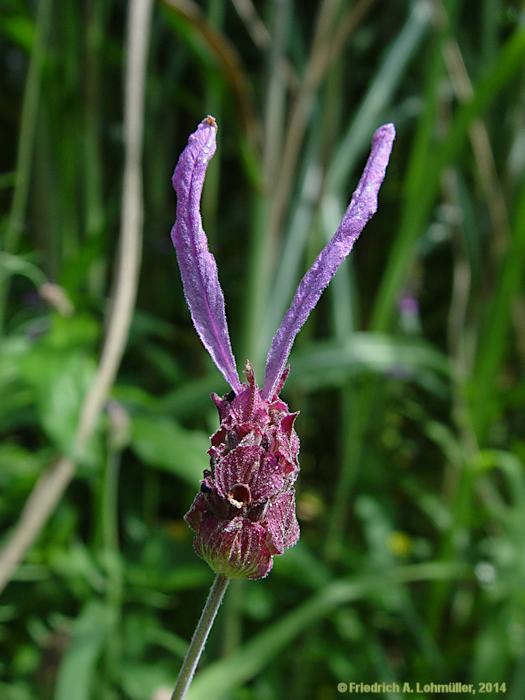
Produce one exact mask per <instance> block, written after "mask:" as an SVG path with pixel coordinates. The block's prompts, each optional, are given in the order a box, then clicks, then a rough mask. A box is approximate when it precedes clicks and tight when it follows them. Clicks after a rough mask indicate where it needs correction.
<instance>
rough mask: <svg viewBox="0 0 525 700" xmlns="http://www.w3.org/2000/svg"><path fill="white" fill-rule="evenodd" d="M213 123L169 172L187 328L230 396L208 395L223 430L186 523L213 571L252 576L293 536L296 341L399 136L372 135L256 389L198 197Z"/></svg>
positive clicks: (372, 199) (387, 128) (371, 209)
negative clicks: (291, 387)
mask: <svg viewBox="0 0 525 700" xmlns="http://www.w3.org/2000/svg"><path fill="white" fill-rule="evenodd" d="M216 131H217V124H216V122H215V119H214V118H213V117H207V118H206V119H204V120H203V121H202V122H201V123H200V124H199V126H198V127H197V130H196V131H195V132H194V133H193V134H192V135H191V136H190V138H189V141H188V145H187V146H186V148H185V149H184V151H183V152H182V154H181V156H180V158H179V162H178V163H177V167H176V168H175V172H174V174H173V186H174V187H175V190H176V192H177V220H176V222H175V226H174V227H173V230H172V240H173V244H174V246H175V249H176V251H177V259H178V261H179V267H180V272H181V277H182V283H183V287H184V294H185V297H186V302H187V304H188V307H189V309H190V312H191V317H192V319H193V323H194V325H195V328H196V330H197V333H198V334H199V336H200V338H201V340H202V342H203V344H204V347H205V348H206V349H207V350H208V352H209V353H210V355H211V357H212V359H213V361H214V362H215V364H216V365H217V367H218V369H219V371H220V372H222V374H223V376H224V378H225V379H226V381H227V382H228V383H229V385H230V386H231V388H232V391H231V392H230V393H229V394H227V395H226V396H224V397H223V398H220V397H218V396H217V395H215V394H213V395H212V399H213V401H214V402H215V404H216V406H217V408H218V411H219V419H220V427H219V429H218V430H217V432H216V433H214V435H212V437H211V447H210V449H209V450H208V454H209V456H210V469H205V470H204V478H203V480H202V482H201V490H200V493H198V494H197V496H196V498H195V500H194V502H193V504H192V506H191V508H190V510H189V512H188V513H187V514H186V516H185V520H186V522H187V523H188V524H189V525H190V526H191V527H192V529H193V530H194V533H195V539H194V545H195V549H196V552H197V554H199V555H200V556H201V557H202V558H203V559H205V561H207V562H208V564H209V565H210V567H211V568H212V569H213V570H214V571H215V572H216V573H218V574H223V575H225V576H227V577H229V578H250V579H258V578H263V577H264V576H266V575H267V574H268V573H269V571H270V570H271V568H272V563H273V556H274V555H275V554H282V553H283V552H284V550H285V549H287V548H289V547H292V546H293V545H294V544H295V543H296V542H297V540H298V539H299V525H298V523H297V519H296V516H295V492H294V482H295V480H296V478H297V475H298V473H299V462H298V453H299V438H298V437H297V433H296V432H295V429H294V423H295V419H296V417H297V413H290V412H289V411H288V406H287V405H286V404H285V403H284V402H283V401H282V400H281V399H280V398H279V393H280V391H281V389H282V387H283V385H284V382H285V380H286V376H287V374H288V369H287V366H286V365H287V361H288V356H289V354H290V351H291V349H292V345H293V342H294V340H295V336H296V335H297V333H298V332H299V330H300V329H301V327H302V326H303V324H304V323H305V321H306V319H307V318H308V316H309V315H310V312H311V311H312V309H313V308H314V307H315V305H316V304H317V302H318V301H319V297H320V296H321V294H322V292H323V290H324V289H325V288H326V286H327V285H328V284H329V283H330V281H331V280H332V278H333V276H334V275H335V273H336V271H337V269H338V268H339V266H340V265H341V263H342V262H343V260H344V259H345V257H346V256H347V255H348V253H349V252H350V251H351V249H352V247H353V245H354V243H355V241H356V240H357V238H358V236H359V234H360V233H361V231H362V230H363V228H364V227H365V225H366V223H367V222H368V221H369V219H370V218H371V217H372V216H373V215H374V213H375V212H376V210H377V195H378V192H379V188H380V187H381V183H382V181H383V178H384V176H385V171H386V167H387V164H388V160H389V157H390V152H391V150H392V144H393V141H394V137H395V130H394V126H393V125H392V124H385V125H384V126H382V127H380V128H379V129H378V130H377V131H376V132H375V134H374V137H373V141H372V150H371V153H370V156H369V158H368V162H367V164H366V166H365V170H364V172H363V175H362V176H361V180H360V181H359V184H358V186H357V189H356V191H355V192H354V194H353V196H352V201H351V202H350V205H349V207H348V209H347V210H346V212H345V215H344V217H343V220H342V221H341V224H340V226H339V228H338V229H337V231H336V233H335V234H334V236H333V238H332V239H331V240H330V242H329V243H328V244H327V245H326V246H325V247H324V248H323V250H322V251H321V253H320V254H319V256H318V257H317V259H316V261H315V262H314V264H313V265H312V267H311V268H310V270H309V271H308V272H307V273H306V275H305V276H304V277H303V279H302V280H301V282H300V284H299V287H298V288H297V291H296V293H295V297H294V298H293V300H292V303H291V305H290V308H289V309H288V311H287V313H286V315H285V317H284V319H283V321H282V323H281V325H280V327H279V329H278V330H277V333H276V334H275V336H274V338H273V341H272V345H271V347H270V351H269V353H268V358H267V361H266V372H265V382H264V387H263V388H262V390H261V389H260V388H259V387H258V386H257V384H256V382H255V377H254V374H253V370H252V368H251V365H250V363H249V362H247V363H246V367H245V376H246V379H247V382H246V383H245V384H241V382H240V380H239V377H238V374H237V370H236V368H235V359H234V357H233V353H232V349H231V343H230V337H229V334H228V326H227V322H226V315H225V310H224V295H223V293H222V289H221V287H220V284H219V279H218V275H217V265H216V263H215V259H214V258H213V256H212V255H211V253H210V252H209V250H208V245H207V240H206V236H205V233H204V231H203V228H202V221H201V216H200V199H201V193H202V187H203V184H204V176H205V173H206V168H207V165H208V162H209V160H210V159H211V157H212V156H213V154H214V152H215V137H216Z"/></svg>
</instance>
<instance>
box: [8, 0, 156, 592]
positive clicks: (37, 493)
mask: <svg viewBox="0 0 525 700" xmlns="http://www.w3.org/2000/svg"><path fill="white" fill-rule="evenodd" d="M151 8H152V0H131V2H130V4H129V16H128V35H127V57H126V68H125V71H126V72H125V98H124V143H125V164H124V183H123V191H122V214H121V223H120V243H119V253H118V261H117V272H116V280H115V286H114V295H113V299H112V304H111V311H110V314H109V319H108V325H107V333H106V336H105V339H104V344H103V347H102V352H101V357H100V362H99V365H98V369H97V372H96V375H95V379H94V381H93V384H92V385H91V388H90V390H89V392H88V393H87V395H86V398H85V400H84V404H83V406H82V410H81V414H80V419H79V423H78V426H77V430H76V433H75V437H74V440H73V455H74V457H72V458H69V457H62V458H61V459H59V460H58V461H57V462H56V463H54V464H53V465H52V466H51V467H49V468H48V469H47V470H46V471H45V472H44V473H43V474H42V476H41V477H40V478H39V479H38V481H37V483H36V485H35V486H34V488H33V491H32V492H31V494H30V496H29V499H28V501H27V503H26V505H25V507H24V510H23V511H22V515H21V516H20V519H19V521H18V523H17V524H16V526H15V528H14V531H13V533H12V535H11V537H10V539H9V540H8V542H7V544H6V545H5V546H4V548H3V549H2V551H1V552H0V591H2V590H3V589H4V587H5V586H6V585H7V583H8V582H9V581H10V580H11V577H12V575H13V573H14V571H15V569H16V567H17V566H18V564H19V563H20V562H21V560H22V559H23V557H24V555H25V553H26V552H27V550H28V549H29V547H30V546H31V545H32V543H33V542H34V541H35V539H36V537H37V536H38V534H39V532H40V531H41V529H42V528H43V527H44V525H45V524H46V522H47V519H48V518H49V516H50V515H51V513H52V512H53V511H54V510H55V508H56V506H57V503H58V502H59V500H60V498H61V496H62V494H63V493H64V491H65V489H66V488H67V486H68V484H69V482H70V481H71V479H72V478H73V476H74V473H75V462H74V460H75V459H76V458H77V457H79V456H80V455H81V453H82V451H83V450H84V449H85V447H86V444H87V442H88V440H89V438H90V437H91V435H92V433H93V431H94V429H95V427H96V424H97V421H98V417H99V415H100V413H101V411H102V409H103V407H104V403H105V401H106V398H107V396H108V393H109V391H110V389H111V385H112V384H113V381H114V379H115V376H116V374H117V370H118V367H119V364H120V361H121V359H122V355H123V352H124V349H125V346H126V342H127V338H128V331H129V326H130V323H131V317H132V314H133V307H134V305H135V297H136V292H137V285H138V276H139V265H140V251H141V248H142V215H143V203H142V174H141V170H142V167H141V153H142V133H143V123H144V82H145V74H146V63H147V48H148V37H149V26H150V18H151Z"/></svg>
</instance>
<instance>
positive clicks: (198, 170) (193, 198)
mask: <svg viewBox="0 0 525 700" xmlns="http://www.w3.org/2000/svg"><path fill="white" fill-rule="evenodd" d="M216 131H217V124H216V122H215V119H214V118H213V117H207V118H206V119H204V120H203V121H202V122H201V123H200V124H199V126H198V127H197V130H196V131H195V132H194V133H193V134H191V136H190V138H189V140H188V145H187V146H186V148H185V149H184V151H183V152H182V154H181V156H180V158H179V161H178V163H177V167H176V168H175V172H174V173H173V178H172V183H173V187H174V188H175V191H176V193H177V219H176V221H175V225H174V227H173V229H172V231H171V238H172V241H173V245H174V246H175V249H176V251H177V260H178V262H179V268H180V274H181V277H182V284H183V287H184V296H185V297H186V302H187V304H188V307H189V309H190V313H191V318H192V320H193V324H194V326H195V329H196V330H197V333H198V334H199V337H200V339H201V340H202V343H203V345H204V347H205V348H206V350H207V351H208V352H209V353H210V355H211V358H212V360H213V361H214V362H215V364H216V365H217V367H218V369H219V370H220V372H221V373H222V374H223V376H224V378H225V379H226V381H227V382H228V384H229V385H230V386H231V387H232V389H233V390H234V391H235V392H239V391H240V389H241V383H240V381H239V376H238V374H237V370H236V368H235V359H234V357H233V353H232V348H231V343H230V336H229V334H228V324H227V321H226V313H225V310H224V295H223V293H222V289H221V285H220V283H219V277H218V274H217V264H216V262H215V258H214V257H213V255H212V254H211V253H210V252H209V250H208V241H207V239H206V234H205V233H204V230H203V228H202V220H201V215H200V200H201V194H202V188H203V184H204V176H205V175H206V168H207V166H208V163H209V161H210V160H211V158H212V156H213V154H214V153H215V135H216Z"/></svg>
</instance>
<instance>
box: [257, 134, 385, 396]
mask: <svg viewBox="0 0 525 700" xmlns="http://www.w3.org/2000/svg"><path fill="white" fill-rule="evenodd" d="M395 133H396V132H395V129H394V125H393V124H385V125H384V126H381V127H379V129H377V131H376V132H375V134H374V137H373V140H372V150H371V152H370V156H369V158H368V162H367V164H366V166H365V169H364V172H363V174H362V176H361V179H360V181H359V184H358V186H357V189H356V190H355V192H354V194H353V195H352V201H351V202H350V205H349V207H348V209H347V210H346V213H345V215H344V217H343V220H342V221H341V223H340V225H339V228H338V229H337V231H336V233H335V234H334V236H333V237H332V239H331V240H330V241H329V243H327V245H326V246H325V247H324V248H323V250H322V251H321V252H320V254H319V255H318V257H317V259H316V260H315V262H314V263H313V265H312V267H311V268H310V269H309V270H308V272H307V273H306V274H305V276H304V277H303V279H302V280H301V282H300V284H299V287H298V288H297V291H296V293H295V297H294V298H293V301H292V303H291V305H290V308H289V309H288V311H287V312H286V315H285V316H284V318H283V320H282V322H281V325H280V326H279V329H278V330H277V333H276V334H275V336H274V337H273V340H272V345H271V347H270V351H269V353H268V357H267V360H266V374H265V382H264V389H263V391H262V395H263V397H265V398H271V397H272V396H273V395H274V394H275V392H276V388H277V386H278V384H279V381H280V379H281V376H282V373H283V371H284V369H285V366H286V363H287V360H288V356H289V354H290V351H291V349H292V345H293V342H294V340H295V336H296V335H297V333H298V332H299V330H300V329H301V327H302V326H303V324H304V323H305V321H306V319H307V318H308V316H309V315H310V312H311V311H312V309H313V308H314V307H315V306H316V304H317V302H318V301H319V298H320V296H321V294H322V292H323V290H324V289H325V288H326V287H327V286H328V284H329V283H330V281H331V280H332V278H333V276H334V275H335V273H336V272H337V270H338V268H339V266H340V265H341V263H342V262H343V260H344V259H345V258H346V256H347V255H348V253H349V252H350V251H351V250H352V247H353V245H354V243H355V241H356V240H357V238H358V237H359V234H360V233H361V231H362V230H363V229H364V227H365V225H366V223H367V222H368V221H369V220H370V219H371V218H372V216H373V215H374V214H375V212H376V210H377V195H378V192H379V188H380V187H381V183H382V182H383V178H384V177H385V171H386V167H387V165H388V160H389V158H390V152H391V150H392V145H393V143H394V138H395Z"/></svg>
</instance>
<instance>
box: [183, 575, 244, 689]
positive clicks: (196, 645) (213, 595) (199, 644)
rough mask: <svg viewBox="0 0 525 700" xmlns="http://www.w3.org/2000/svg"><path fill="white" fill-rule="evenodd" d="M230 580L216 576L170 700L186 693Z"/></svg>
mask: <svg viewBox="0 0 525 700" xmlns="http://www.w3.org/2000/svg"><path fill="white" fill-rule="evenodd" d="M229 582H230V579H229V578H227V577H226V576H223V575H222V574H217V576H216V577H215V581H214V582H213V585H212V587H211V589H210V592H209V594H208V598H207V600H206V604H205V605H204V609H203V611H202V614H201V616H200V618H199V621H198V623H197V627H196V628H195V632H194V633H193V637H192V638H191V642H190V646H189V648H188V651H187V652H186V656H185V657H184V661H183V662H182V667H181V669H180V673H179V677H178V678H177V683H176V684H175V689H174V691H173V694H172V696H171V700H182V698H184V697H185V695H186V693H187V692H188V688H189V687H190V683H191V681H192V680H193V676H194V675H195V670H196V668H197V664H198V663H199V660H200V658H201V655H202V652H203V651H204V646H205V645H206V640H207V639H208V635H209V634H210V630H211V627H212V625H213V621H214V620H215V616H216V615H217V611H218V610H219V607H220V604H221V603H222V599H223V597H224V593H225V591H226V589H227V587H228V584H229Z"/></svg>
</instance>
